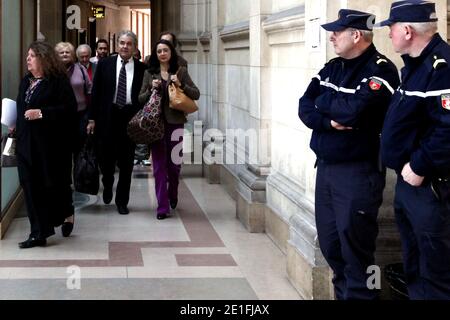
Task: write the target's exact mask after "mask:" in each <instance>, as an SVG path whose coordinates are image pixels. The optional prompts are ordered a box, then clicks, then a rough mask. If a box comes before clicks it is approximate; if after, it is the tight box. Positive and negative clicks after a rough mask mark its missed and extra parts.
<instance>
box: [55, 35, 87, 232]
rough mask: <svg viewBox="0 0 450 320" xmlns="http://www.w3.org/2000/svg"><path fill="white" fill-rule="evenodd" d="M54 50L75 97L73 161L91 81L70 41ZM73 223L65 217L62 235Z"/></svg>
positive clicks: (80, 143) (82, 131)
mask: <svg viewBox="0 0 450 320" xmlns="http://www.w3.org/2000/svg"><path fill="white" fill-rule="evenodd" d="M55 51H56V53H57V54H58V56H59V58H60V60H61V61H62V63H63V64H64V65H65V67H66V70H67V76H68V77H69V80H70V84H71V86H72V89H73V92H74V93H75V98H76V99H77V115H76V128H77V131H78V134H77V135H76V139H75V141H74V145H73V160H74V162H75V161H76V159H77V157H78V154H79V153H80V150H81V148H82V146H83V144H84V142H85V140H86V137H87V132H86V127H87V124H88V119H87V110H88V108H89V105H90V100H91V91H92V81H91V80H90V78H89V74H88V72H87V70H86V68H85V67H83V66H82V65H81V64H80V63H79V62H76V61H77V60H76V55H75V48H74V46H73V45H72V44H71V43H70V42H60V43H58V44H57V45H56V46H55ZM73 224H74V220H73V217H70V218H69V219H67V221H66V222H65V223H64V224H63V227H62V229H61V230H62V234H63V236H64V237H68V236H70V233H71V232H72V230H73Z"/></svg>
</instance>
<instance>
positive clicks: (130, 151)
mask: <svg viewBox="0 0 450 320" xmlns="http://www.w3.org/2000/svg"><path fill="white" fill-rule="evenodd" d="M112 108H113V109H112V112H111V128H112V130H111V133H110V135H109V136H108V138H104V139H102V140H101V141H100V146H99V149H100V155H99V157H100V158H99V160H100V161H99V164H100V170H101V172H102V175H103V177H102V182H103V187H104V188H105V189H107V188H109V189H111V188H112V187H113V184H114V172H115V168H116V164H117V166H118V167H119V180H118V182H117V188H116V199H115V202H116V204H117V205H121V206H126V205H128V202H129V200H130V185H131V176H132V173H133V166H134V163H133V162H134V151H135V148H136V145H135V143H134V142H133V141H131V139H130V138H129V137H128V134H127V125H128V122H129V120H130V119H131V117H132V111H131V106H128V105H127V106H124V107H123V108H119V107H118V106H117V105H114V104H113V105H112Z"/></svg>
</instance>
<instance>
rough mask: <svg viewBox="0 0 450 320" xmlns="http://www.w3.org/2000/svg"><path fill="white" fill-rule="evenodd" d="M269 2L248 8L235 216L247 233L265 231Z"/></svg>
mask: <svg viewBox="0 0 450 320" xmlns="http://www.w3.org/2000/svg"><path fill="white" fill-rule="evenodd" d="M271 4H272V3H271V1H270V0H254V1H251V7H250V84H249V89H250V109H249V116H250V123H249V124H248V125H249V128H250V130H251V132H252V133H253V134H254V135H249V136H252V137H253V138H254V139H250V141H249V145H248V150H249V156H248V159H246V165H245V166H243V167H241V168H240V170H239V173H238V178H239V180H238V189H237V193H236V194H237V199H236V200H237V204H236V216H237V217H238V218H239V219H240V221H241V222H242V223H243V224H244V226H245V227H246V228H247V230H248V231H249V232H264V231H265V210H264V208H265V203H266V178H267V175H268V174H269V173H270V145H271V143H270V128H271V124H270V118H271V103H270V102H271V95H270V90H269V89H270V88H269V85H268V83H269V77H270V72H269V68H268V65H269V55H270V47H269V44H268V40H267V35H266V33H265V31H264V30H263V28H262V22H263V21H264V19H266V18H267V16H268V15H269V14H270V11H271Z"/></svg>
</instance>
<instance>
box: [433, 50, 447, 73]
mask: <svg viewBox="0 0 450 320" xmlns="http://www.w3.org/2000/svg"><path fill="white" fill-rule="evenodd" d="M431 62H432V64H433V69H434V70H439V69H441V68H444V67H446V66H447V60H445V59H444V58H442V57H439V55H437V54H434V55H433V56H432V57H431Z"/></svg>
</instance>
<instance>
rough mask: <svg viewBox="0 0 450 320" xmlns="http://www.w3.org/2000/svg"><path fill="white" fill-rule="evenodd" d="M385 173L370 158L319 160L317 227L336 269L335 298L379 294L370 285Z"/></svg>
mask: <svg viewBox="0 0 450 320" xmlns="http://www.w3.org/2000/svg"><path fill="white" fill-rule="evenodd" d="M384 185H385V174H384V173H381V172H379V171H378V169H377V167H376V165H374V164H372V163H370V162H353V163H342V164H324V163H319V164H318V167H317V178H316V195H315V198H316V199H315V211H316V227H317V234H318V239H319V245H320V249H321V251H322V254H323V256H324V257H325V259H326V261H327V262H328V264H329V266H330V267H331V269H332V270H333V272H334V278H333V284H334V289H335V294H336V298H337V299H338V300H347V299H365V300H366V299H367V300H370V299H377V298H378V291H377V290H371V289H369V288H368V286H367V280H368V277H369V276H370V275H371V274H368V273H367V268H368V267H369V266H371V265H374V263H375V259H374V252H375V241H376V238H377V235H378V224H377V216H378V209H379V207H380V205H381V204H382V197H383V189H384Z"/></svg>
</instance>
